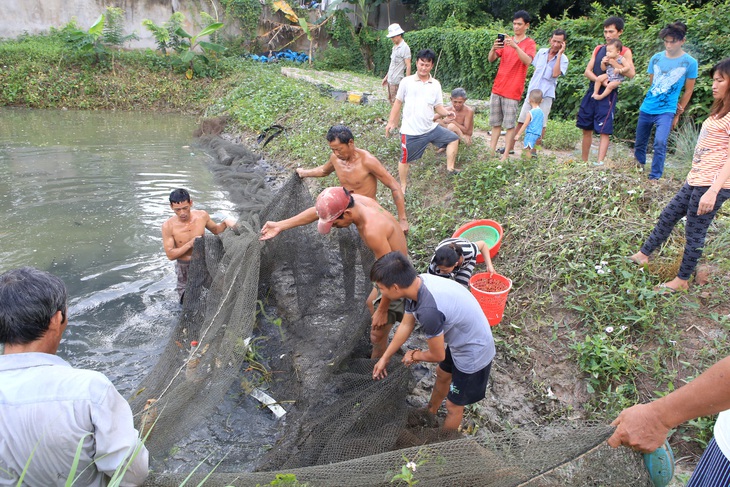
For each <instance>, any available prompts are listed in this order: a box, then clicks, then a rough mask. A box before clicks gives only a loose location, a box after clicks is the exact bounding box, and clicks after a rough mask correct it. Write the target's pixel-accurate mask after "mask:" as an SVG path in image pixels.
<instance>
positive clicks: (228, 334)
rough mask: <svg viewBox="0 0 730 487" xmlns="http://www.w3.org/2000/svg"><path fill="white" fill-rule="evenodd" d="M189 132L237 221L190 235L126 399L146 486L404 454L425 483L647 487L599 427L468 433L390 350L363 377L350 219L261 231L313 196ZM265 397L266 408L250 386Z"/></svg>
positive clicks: (367, 477)
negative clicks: (177, 291) (161, 344)
mask: <svg viewBox="0 0 730 487" xmlns="http://www.w3.org/2000/svg"><path fill="white" fill-rule="evenodd" d="M201 140H202V142H203V143H204V144H205V146H206V147H207V148H208V149H209V150H210V152H211V154H212V155H213V157H212V162H211V170H212V171H213V172H214V174H215V175H216V177H217V178H218V180H219V182H220V183H221V184H222V185H223V187H224V188H225V189H226V190H227V191H228V192H229V194H230V197H231V199H232V201H233V202H234V203H235V204H236V205H237V210H238V213H239V215H240V219H239V223H238V228H237V229H236V230H235V231H231V230H227V231H226V232H224V233H223V234H221V235H219V236H211V235H208V236H206V237H204V238H202V239H198V240H197V241H196V243H195V247H194V252H193V260H192V263H191V267H190V271H189V281H188V285H187V288H186V292H185V298H184V303H183V309H182V312H181V314H180V318H179V321H178V323H177V324H176V326H175V329H174V331H173V332H172V334H171V337H170V340H169V343H168V344H167V346H166V348H165V350H164V351H163V353H162V354H161V356H160V357H159V358H158V360H157V364H156V365H155V366H154V368H153V369H152V370H151V371H150V373H149V374H148V376H147V377H146V378H145V379H144V380H143V381H142V383H141V384H140V386H139V388H138V389H137V391H136V392H135V394H134V397H133V398H132V399H131V400H130V403H131V405H132V409H133V411H134V412H135V418H136V422H137V426H138V428H140V429H141V430H145V431H148V430H149V434H148V437H147V440H146V444H147V447H148V449H149V451H150V456H151V467H152V469H153V473H152V474H151V475H150V478H149V479H148V481H147V484H146V485H160V486H168V485H176V486H177V485H182V484H183V483H185V484H186V485H198V484H199V483H201V482H203V483H204V484H205V485H214V486H217V485H235V486H256V485H270V484H271V483H272V482H274V481H275V480H276V478H277V475H279V476H281V475H285V474H289V475H293V477H291V476H290V477H280V480H279V482H282V480H281V479H282V478H288V479H290V480H293V479H296V481H295V482H294V483H290V484H286V485H308V486H336V485H342V486H375V485H396V484H397V481H396V482H394V483H391V480H392V479H393V477H394V475H396V474H398V473H400V472H401V469H402V467H403V465H405V463H406V462H407V461H413V462H415V463H416V464H417V467H416V471H415V472H414V473H413V476H414V478H415V479H416V480H418V484H419V485H423V486H444V485H449V486H518V485H533V486H550V485H558V484H562V485H602V486H627V485H631V486H633V485H636V486H641V485H651V484H650V483H649V481H648V478H647V476H646V473H645V469H644V468H643V464H642V462H641V458H640V456H638V455H636V454H634V453H632V452H630V451H629V450H626V449H618V450H612V449H610V448H608V447H607V446H605V440H606V438H607V437H608V436H609V435H610V432H611V428H610V427H608V426H606V425H603V424H596V423H590V422H569V423H568V422H565V423H559V424H552V425H549V426H541V427H538V426H532V427H519V428H515V429H511V430H508V431H501V432H489V431H486V430H484V429H482V430H480V431H479V433H478V434H477V435H475V436H473V437H465V436H462V435H461V434H458V433H453V432H452V433H449V432H444V431H443V430H441V429H439V428H438V427H437V426H438V422H437V421H436V420H435V418H433V417H432V416H430V415H428V414H424V413H423V412H421V411H417V410H413V409H411V408H409V407H408V406H407V402H406V396H407V394H408V393H409V391H410V390H411V389H412V387H413V384H414V383H415V381H414V379H413V377H412V375H411V371H410V370H409V369H408V368H405V367H403V366H401V365H400V361H399V360H396V358H394V359H393V361H392V362H391V364H390V366H389V369H388V370H389V375H388V377H387V379H385V380H381V381H373V380H372V367H373V361H371V360H370V359H369V358H368V357H369V339H368V338H369V333H368V330H369V322H370V320H369V313H368V310H367V307H366V306H365V299H366V297H367V295H368V293H369V292H370V290H371V284H370V283H369V281H368V279H367V274H368V272H369V269H370V266H371V265H372V262H373V256H372V253H371V252H370V251H369V250H368V249H367V248H365V247H364V246H363V245H362V243H361V241H360V239H359V237H358V235H357V233H356V231H354V228H353V229H340V230H336V229H333V231H332V233H331V234H330V235H327V236H322V235H319V234H318V233H317V231H316V225H307V226H305V227H300V228H295V229H291V230H288V231H286V232H283V233H282V234H280V235H279V236H277V237H276V238H274V239H272V240H269V241H267V242H260V241H258V230H259V228H260V225H261V223H262V222H265V221H267V220H280V219H284V218H287V217H290V216H292V215H294V214H296V213H298V212H299V211H301V210H303V209H306V208H308V207H310V206H312V204H313V200H312V197H311V195H310V194H309V192H308V191H307V189H306V188H305V186H304V185H303V184H302V182H301V180H300V179H299V178H298V177H296V176H294V177H291V178H289V179H288V180H287V181H286V182H285V183H283V184H279V187H278V188H276V185H277V184H276V183H275V182H274V183H273V184H271V183H272V182H271V181H266V178H267V177H270V176H267V174H269V175H270V174H271V172H272V171H271V170H269V171H265V170H263V169H262V168H265V166H266V163H265V162H264V161H261V160H260V157H259V156H257V155H256V154H255V153H253V152H250V151H248V150H245V149H243V148H242V147H241V146H239V145H236V144H232V143H230V142H226V141H224V140H222V139H220V138H217V137H208V138H203V139H201ZM269 169H272V168H269ZM497 359H498V358H497ZM262 392H263V393H264V394H266V395H267V396H268V397H270V398H272V400H273V401H275V402H276V404H275V405H273V406H271V409H269V408H267V407H266V406H264V405H263V404H262V403H261V402H259V401H258V400H256V399H254V398H253V397H252V394H253V395H256V394H257V393H262ZM259 397H260V396H259ZM277 407H282V408H283V409H284V410H286V414H285V416H283V417H281V418H277V416H276V414H274V413H275V412H276V411H277ZM150 426H151V430H150ZM193 482H194V483H193ZM274 485H277V484H276V483H274ZM278 485H282V484H281V483H279V484H278Z"/></svg>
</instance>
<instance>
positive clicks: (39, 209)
mask: <svg viewBox="0 0 730 487" xmlns="http://www.w3.org/2000/svg"><path fill="white" fill-rule="evenodd" d="M194 128H195V120H194V119H193V118H191V117H183V116H177V115H159V114H139V113H116V112H78V111H39V110H25V109H0V272H5V271H7V270H9V269H12V268H16V267H19V266H23V265H31V266H35V267H38V268H40V269H43V270H47V271H49V272H52V273H54V274H56V275H58V276H60V277H61V278H62V279H63V280H64V281H65V283H66V286H67V288H68V291H69V308H70V309H69V315H70V325H69V327H68V329H67V331H66V334H65V339H64V341H63V342H62V343H61V347H60V349H59V352H58V354H59V355H60V356H61V357H63V358H64V359H66V360H68V361H69V362H70V363H71V364H72V365H75V366H79V367H85V368H92V369H95V370H99V371H101V372H103V373H105V374H106V375H107V376H108V377H109V378H110V379H111V380H112V381H113V382H114V384H115V385H116V386H117V388H118V389H119V390H120V392H121V393H122V394H123V395H124V396H125V397H126V396H128V395H129V394H130V393H131V392H132V391H133V389H134V387H135V386H136V385H137V383H139V381H140V379H141V378H142V377H143V376H144V375H145V374H146V373H147V371H148V369H149V368H150V367H151V365H153V363H150V362H151V361H153V360H154V358H153V357H155V356H156V355H157V352H159V351H160V350H161V349H162V347H163V346H164V344H165V343H166V341H167V338H168V336H169V333H168V332H169V331H170V330H171V329H172V328H173V326H174V324H175V321H176V319H177V314H178V312H179V306H178V304H177V301H176V299H177V294H176V293H175V292H174V289H173V288H174V285H175V275H174V267H173V264H172V263H171V262H170V261H168V260H167V258H166V257H165V255H164V253H163V251H162V243H161V237H160V226H161V225H162V223H163V222H164V221H165V220H166V219H167V218H168V217H169V216H170V215H171V212H170V209H169V205H168V203H167V197H168V195H169V193H170V191H171V190H172V189H174V188H176V187H185V188H188V189H189V190H190V191H191V193H192V195H193V199H194V202H195V206H196V207H197V208H199V209H205V210H207V211H208V212H210V213H211V214H212V215H213V217H214V218H216V219H218V218H220V217H221V216H222V213H221V212H228V213H231V209H232V208H233V205H232V204H231V203H229V202H228V201H227V199H226V194H225V193H224V192H223V191H221V190H220V189H219V187H218V186H217V185H216V184H215V182H214V181H213V178H212V176H211V174H210V172H209V170H208V169H207V167H206V165H205V162H206V157H207V156H206V155H205V154H203V153H202V152H199V151H197V150H195V149H194V148H191V147H190V146H189V144H190V143H191V140H192V137H191V132H192V130H193V129H194Z"/></svg>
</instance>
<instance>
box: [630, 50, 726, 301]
mask: <svg viewBox="0 0 730 487" xmlns="http://www.w3.org/2000/svg"><path fill="white" fill-rule="evenodd" d="M710 75H711V76H712V97H713V98H714V100H715V101H714V103H713V104H712V108H711V109H710V116H709V117H708V118H707V120H705V121H704V122H703V123H702V130H701V131H700V136H699V138H698V139H697V145H696V147H695V152H694V157H693V158H692V169H690V171H689V174H688V175H687V180H686V181H685V183H684V185H683V186H682V187H681V188H680V190H679V192H678V193H677V194H676V195H675V196H674V198H673V199H672V201H670V202H669V204H668V205H667V206H666V207H665V208H664V210H663V211H662V213H661V215H660V216H659V221H658V222H657V224H656V226H655V227H654V230H653V231H652V232H651V235H649V238H648V239H647V240H646V242H644V245H642V247H641V250H640V251H639V252H637V253H636V254H634V255H632V256H631V260H633V261H634V262H636V263H637V264H646V263H647V262H649V255H651V253H652V252H653V251H654V250H656V249H657V248H659V246H661V245H662V244H663V243H664V242H665V241H666V240H667V238H668V237H669V234H670V233H671V231H672V229H673V228H674V226H675V225H676V224H677V222H678V221H679V220H681V219H682V217H684V216H686V217H687V222H686V227H685V235H686V241H687V243H686V244H685V247H684V255H683V257H682V264H681V265H680V268H679V274H678V275H677V277H675V278H674V279H673V280H671V281H669V282H665V283H663V284H660V285H659V286H657V288H659V289H666V290H668V291H684V290H687V289H688V288H689V284H688V281H689V278H690V277H691V276H692V273H693V272H694V270H695V267H696V266H697V261H698V260H699V258H700V256H701V255H702V248H703V247H704V245H705V236H706V235H707V229H708V228H709V226H710V223H712V220H713V218H715V214H716V213H717V211H718V210H719V209H720V207H721V206H722V204H723V203H724V202H725V200H726V199H728V198H730V58H727V59H724V60H722V61H720V62H719V63H717V64H716V65H715V66H714V67H713V68H712V70H711V72H710ZM637 138H638V137H637ZM659 289H658V290H659Z"/></svg>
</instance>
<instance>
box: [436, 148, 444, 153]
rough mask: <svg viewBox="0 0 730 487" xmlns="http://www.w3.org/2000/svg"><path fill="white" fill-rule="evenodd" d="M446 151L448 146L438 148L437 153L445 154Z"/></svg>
mask: <svg viewBox="0 0 730 487" xmlns="http://www.w3.org/2000/svg"><path fill="white" fill-rule="evenodd" d="M444 152H446V147H441V148H439V149H436V154H443V153H444Z"/></svg>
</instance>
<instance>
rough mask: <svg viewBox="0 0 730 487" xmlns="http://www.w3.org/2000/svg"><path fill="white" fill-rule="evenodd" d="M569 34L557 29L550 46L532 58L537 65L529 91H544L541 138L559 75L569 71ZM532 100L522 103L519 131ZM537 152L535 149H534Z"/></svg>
mask: <svg viewBox="0 0 730 487" xmlns="http://www.w3.org/2000/svg"><path fill="white" fill-rule="evenodd" d="M566 39H567V34H566V33H565V31H564V30H563V29H555V30H554V31H553V35H552V36H551V37H550V47H549V48H547V47H545V48H542V49H540V50H539V51H537V54H536V55H535V59H533V60H532V65H533V66H535V71H534V72H533V73H532V78H530V84H528V85H527V92H528V93H530V92H531V91H532V90H540V91H542V102H540V110H542V113H543V114H545V117H544V118H543V124H542V135H541V136H540V139H542V138H543V137H544V136H545V128H546V127H547V121H548V116H549V115H550V108H552V106H553V100H554V99H555V86H556V85H557V84H558V77H560V76H561V75H565V73H567V72H568V56H566V55H565V40H566ZM530 108H531V107H530V102H529V100H527V99H525V103H524V104H523V105H522V110H521V111H520V116H519V117H517V131H518V132H519V131H520V128H522V125H523V124H524V123H525V119H526V118H527V114H528V113H529V112H530ZM513 148H514V140H513V141H512V146H510V147H509V150H510V151H511V150H512V149H513ZM532 153H533V154H535V150H534V149H533V151H532Z"/></svg>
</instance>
